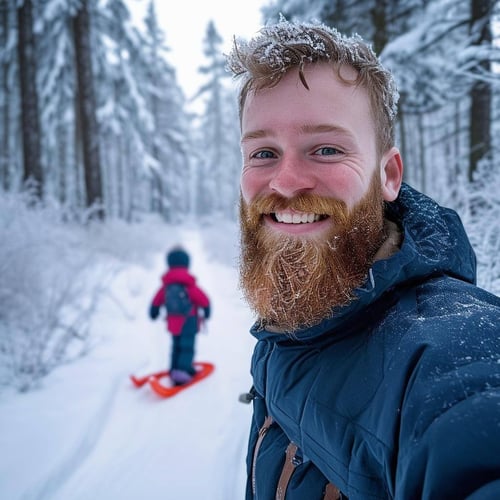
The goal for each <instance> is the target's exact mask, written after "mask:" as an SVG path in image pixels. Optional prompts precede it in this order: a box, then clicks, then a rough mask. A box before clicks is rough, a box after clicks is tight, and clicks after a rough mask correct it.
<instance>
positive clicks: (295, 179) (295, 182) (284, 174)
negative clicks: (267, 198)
mask: <svg viewBox="0 0 500 500" xmlns="http://www.w3.org/2000/svg"><path fill="white" fill-rule="evenodd" d="M315 186H316V181H315V179H314V176H313V175H312V172H311V170H310V169H309V168H308V166H307V165H304V163H302V162H300V161H299V160H298V159H297V158H296V157H292V156H291V155H290V156H284V157H283V158H282V160H281V161H280V163H279V165H277V166H276V170H275V172H274V175H273V177H272V179H271V181H270V182H269V187H270V188H271V189H272V190H273V191H274V192H276V193H278V194H281V195H282V196H285V197H287V198H291V197H293V196H295V195H297V194H299V193H300V192H302V191H309V190H311V189H314V187H315Z"/></svg>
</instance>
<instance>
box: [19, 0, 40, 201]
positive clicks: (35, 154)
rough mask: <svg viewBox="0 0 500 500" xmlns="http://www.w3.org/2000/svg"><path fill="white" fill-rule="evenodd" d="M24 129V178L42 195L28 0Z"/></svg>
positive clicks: (23, 25)
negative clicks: (32, 183)
mask: <svg viewBox="0 0 500 500" xmlns="http://www.w3.org/2000/svg"><path fill="white" fill-rule="evenodd" d="M17 22H18V58H19V83H20V97H21V129H22V140H23V181H24V182H28V181H30V182H34V190H35V191H34V192H35V195H36V197H37V198H41V196H42V190H43V172H42V165H41V163H40V156H41V155H40V153H41V150H40V124H39V123H40V122H39V114H38V93H37V88H36V49H35V37H34V35H33V5H32V2H31V0H24V2H22V5H21V6H20V7H18V8H17Z"/></svg>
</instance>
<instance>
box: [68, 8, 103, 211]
mask: <svg viewBox="0 0 500 500" xmlns="http://www.w3.org/2000/svg"><path fill="white" fill-rule="evenodd" d="M73 33H74V43H75V55H76V73H77V83H78V116H79V119H80V130H81V137H82V153H83V168H84V179H85V192H86V198H87V199H86V204H87V207H91V206H95V207H96V209H97V212H96V214H97V217H98V218H100V219H103V218H104V210H103V205H102V203H103V199H102V180H101V162H100V153H99V131H98V123H97V117H96V99H95V94H94V81H93V74H92V54H91V47H90V19H89V11H88V0H82V2H81V6H80V9H79V10H78V12H77V14H76V16H75V17H74V18H73Z"/></svg>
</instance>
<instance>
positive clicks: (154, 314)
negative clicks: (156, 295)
mask: <svg viewBox="0 0 500 500" xmlns="http://www.w3.org/2000/svg"><path fill="white" fill-rule="evenodd" d="M159 314H160V308H159V307H158V306H155V305H153V304H151V307H150V308H149V317H150V318H151V319H156V318H157V317H158V315H159Z"/></svg>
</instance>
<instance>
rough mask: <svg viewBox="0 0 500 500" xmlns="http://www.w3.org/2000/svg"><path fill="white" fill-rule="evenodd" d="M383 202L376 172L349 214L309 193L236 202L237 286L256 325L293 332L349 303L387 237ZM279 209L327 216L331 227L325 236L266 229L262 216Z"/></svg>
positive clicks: (339, 204)
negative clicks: (238, 233) (238, 231)
mask: <svg viewBox="0 0 500 500" xmlns="http://www.w3.org/2000/svg"><path fill="white" fill-rule="evenodd" d="M377 172H378V171H377ZM383 206H384V205H383V199H382V193H381V183H380V176H379V175H374V177H373V180H372V182H371V185H370V189H369V190H368V192H367V194H366V195H365V197H364V198H363V199H362V200H361V201H360V202H359V203H358V204H357V205H356V206H355V207H353V209H352V210H351V211H350V212H349V211H348V210H347V208H346V205H345V203H343V202H341V201H338V200H334V199H332V198H325V197H320V196H317V195H313V194H301V195H299V196H297V197H295V198H293V199H287V198H283V197H282V196H280V195H277V194H272V195H269V196H265V197H260V198H257V199H255V200H254V201H253V202H252V203H251V204H249V205H247V204H246V203H245V201H244V200H243V199H241V200H240V227H241V259H240V285H241V288H242V290H243V292H244V294H245V298H246V300H247V301H248V303H249V304H250V306H251V307H252V309H253V310H254V312H255V313H256V314H257V315H258V317H259V319H260V321H261V322H262V324H263V325H272V326H273V327H275V328H277V329H279V330H282V331H285V332H294V331H296V330H298V329H302V328H306V327H309V326H312V325H315V324H317V323H319V322H320V321H321V320H323V319H325V318H329V317H331V316H332V315H333V309H334V308H336V307H339V306H344V305H347V304H348V303H349V302H351V301H352V300H353V298H354V294H353V291H354V289H356V288H358V287H360V286H361V285H363V283H364V282H365V280H366V277H367V275H368V270H369V269H370V267H371V265H372V263H373V257H374V255H375V253H376V252H377V250H378V249H379V248H380V246H381V244H382V243H383V241H384V239H385V235H384V230H383V227H384V222H383V214H384V208H383ZM285 208H293V209H294V210H297V211H300V212H308V213H316V214H325V215H327V216H329V217H330V218H332V220H333V224H332V229H331V230H330V231H329V232H328V233H327V234H326V235H325V236H324V238H307V237H299V236H293V235H286V234H284V233H277V232H274V231H271V230H270V229H269V228H266V227H265V226H264V223H263V214H269V213H272V212H276V211H280V210H283V209H285Z"/></svg>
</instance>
